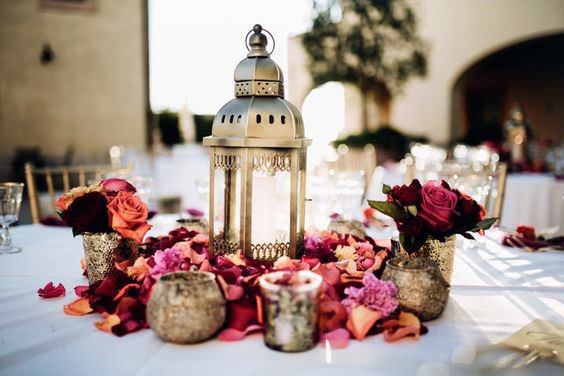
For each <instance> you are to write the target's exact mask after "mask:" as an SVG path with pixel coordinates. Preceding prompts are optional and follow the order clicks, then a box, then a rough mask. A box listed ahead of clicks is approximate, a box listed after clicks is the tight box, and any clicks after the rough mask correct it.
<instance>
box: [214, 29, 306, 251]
mask: <svg viewBox="0 0 564 376" xmlns="http://www.w3.org/2000/svg"><path fill="white" fill-rule="evenodd" d="M263 31H264V32H266V33H268V31H267V30H263V29H262V27H261V26H260V25H255V26H254V27H253V30H251V31H249V33H248V34H247V37H246V38H245V43H246V44H248V45H247V49H248V51H249V53H248V54H247V58H246V59H244V60H242V61H241V62H240V63H239V64H238V65H237V68H235V74H234V78H235V98H234V99H232V100H231V101H229V102H228V103H227V104H226V105H224V106H223V107H222V108H221V109H220V110H219V112H218V113H217V115H216V116H215V118H214V121H213V128H212V135H211V136H209V137H206V138H204V145H206V146H209V147H210V202H209V227H210V228H209V236H210V252H212V253H216V254H222V253H233V252H235V251H237V250H238V249H241V250H242V251H243V252H244V254H245V255H246V256H247V257H250V258H253V259H260V260H275V259H277V258H278V257H280V256H290V257H292V258H296V257H298V256H299V255H300V253H301V250H302V247H303V228H304V216H305V184H306V151H307V147H308V146H309V145H310V143H311V140H309V139H307V138H305V137H304V124H303V121H302V116H301V114H300V111H299V110H298V109H297V108H296V107H294V106H293V105H292V104H291V103H290V102H288V101H286V100H285V99H284V79H283V77H282V71H281V70H280V67H279V66H278V65H277V64H276V63H275V62H274V61H273V60H272V59H270V54H271V53H272V51H270V53H269V52H268V51H267V49H266V46H267V43H268V41H267V38H266V35H265V34H263ZM251 33H252V35H251V36H250V37H249V34H251ZM268 34H269V35H270V33H268ZM271 37H272V35H271ZM273 43H274V39H273ZM249 46H250V48H249ZM273 49H274V48H273Z"/></svg>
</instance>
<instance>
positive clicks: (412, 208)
mask: <svg viewBox="0 0 564 376" xmlns="http://www.w3.org/2000/svg"><path fill="white" fill-rule="evenodd" d="M407 210H408V211H409V212H410V213H411V215H412V216H414V217H416V216H417V206H415V205H409V206H408V207H407Z"/></svg>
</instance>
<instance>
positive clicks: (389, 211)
mask: <svg viewBox="0 0 564 376" xmlns="http://www.w3.org/2000/svg"><path fill="white" fill-rule="evenodd" d="M368 205H370V207H371V208H374V209H376V210H378V211H379V212H380V213H383V214H385V215H387V216H388V217H392V218H393V219H395V220H402V219H406V218H407V216H406V214H405V212H404V211H403V209H402V207H401V206H399V205H396V204H394V203H393V202H387V201H370V200H368Z"/></svg>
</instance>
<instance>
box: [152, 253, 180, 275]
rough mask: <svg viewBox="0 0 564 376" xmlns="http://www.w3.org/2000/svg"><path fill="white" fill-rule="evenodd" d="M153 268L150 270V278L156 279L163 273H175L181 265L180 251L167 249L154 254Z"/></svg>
mask: <svg viewBox="0 0 564 376" xmlns="http://www.w3.org/2000/svg"><path fill="white" fill-rule="evenodd" d="M154 257H155V266H154V267H152V268H151V277H153V278H155V279H157V278H160V276H162V275H163V274H165V273H171V272H175V271H177V270H178V269H179V268H180V263H182V251H181V250H180V249H178V248H167V249H165V250H164V251H163V250H158V251H156V252H155V255H154Z"/></svg>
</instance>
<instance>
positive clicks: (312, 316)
mask: <svg viewBox="0 0 564 376" xmlns="http://www.w3.org/2000/svg"><path fill="white" fill-rule="evenodd" d="M321 282H322V278H321V276H320V275H318V274H315V273H312V272H310V271H305V270H304V271H298V272H293V271H278V272H273V273H268V274H264V275H263V276H261V277H260V280H259V284H260V289H261V295H262V308H263V318H264V343H265V344H266V346H268V347H270V348H271V349H273V350H277V351H283V352H300V351H306V350H309V349H311V348H313V347H315V345H316V344H317V342H318V340H319V332H318V320H319V288H320V286H321Z"/></svg>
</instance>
